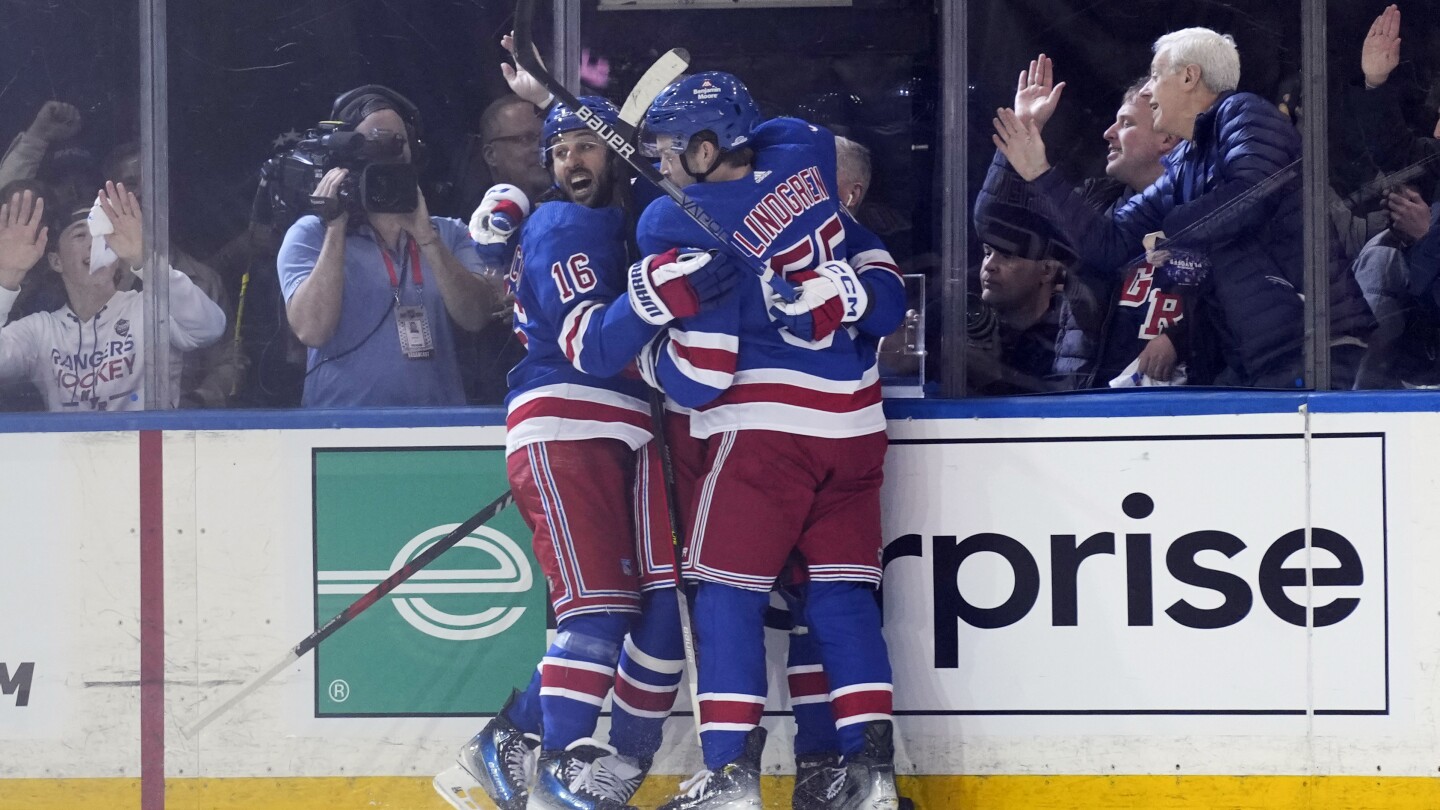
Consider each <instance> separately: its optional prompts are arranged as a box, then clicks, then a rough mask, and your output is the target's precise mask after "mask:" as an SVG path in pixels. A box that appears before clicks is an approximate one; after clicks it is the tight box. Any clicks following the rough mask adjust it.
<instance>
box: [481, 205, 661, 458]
mask: <svg viewBox="0 0 1440 810" xmlns="http://www.w3.org/2000/svg"><path fill="white" fill-rule="evenodd" d="M625 227H626V218H625V213H624V211H622V210H620V209H618V208H586V207H585V206H583V205H578V204H576V203H570V202H547V203H544V204H542V205H540V206H539V207H537V208H536V209H535V213H534V214H533V215H532V216H531V217H530V218H529V219H528V220H526V222H525V225H524V228H523V230H522V231H521V235H520V247H519V249H518V250H517V251H516V253H515V260H514V261H513V262H512V263H511V269H510V277H509V282H510V289H511V291H512V292H513V294H514V296H515V331H516V333H517V334H518V335H519V338H520V341H521V342H522V343H524V344H525V351H526V353H525V357H524V359H522V360H521V361H520V362H519V363H518V364H517V365H516V366H515V368H514V369H512V370H511V372H510V376H509V380H508V382H509V385H510V393H509V395H508V396H506V398H505V405H506V411H507V413H506V420H505V424H506V428H507V431H506V439H505V444H506V451H507V452H514V451H515V450H517V449H519V448H521V447H524V446H525V445H527V444H530V443H532V442H539V441H566V440H570V441H574V440H579V439H596V438H612V439H619V440H621V441H623V442H625V443H626V444H628V445H630V447H632V448H639V447H641V446H642V445H644V444H645V443H646V442H648V441H649V440H650V410H649V407H648V405H647V403H646V396H647V393H646V387H645V384H644V383H643V382H642V381H641V380H640V379H639V377H638V375H637V374H635V372H634V368H633V365H632V361H633V360H634V358H635V355H636V354H637V353H638V352H639V350H640V349H641V348H642V347H643V346H644V345H645V344H646V343H647V342H649V341H650V340H651V339H652V338H653V337H654V336H655V334H656V333H657V332H658V331H659V328H658V327H655V326H651V325H650V324H648V323H646V322H645V321H643V320H641V319H640V318H639V316H637V315H636V314H635V312H634V310H633V309H632V308H631V306H630V303H629V298H628V297H627V296H625V295H623V293H624V292H625V272H626V269H627V267H628V266H629V261H628V257H627V256H626V248H625ZM627 369H628V372H627Z"/></svg>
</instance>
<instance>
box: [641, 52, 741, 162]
mask: <svg viewBox="0 0 1440 810" xmlns="http://www.w3.org/2000/svg"><path fill="white" fill-rule="evenodd" d="M759 125H760V105H758V104H756V103H755V99H754V97H753V96H751V95H750V90H749V89H748V88H746V87H745V84H744V83H743V82H741V81H740V80H739V79H737V78H736V77H735V76H733V75H732V74H729V73H721V72H719V71H712V72H709V73H697V74H695V75H694V76H686V77H685V78H682V79H679V80H677V81H675V82H673V83H672V84H671V85H670V86H669V87H667V88H665V89H664V90H662V91H660V95H658V96H656V97H655V101H654V102H652V103H651V104H650V109H649V110H647V111H646V112H645V120H644V122H643V123H642V125H641V130H640V148H641V151H643V152H644V154H645V155H646V156H648V157H659V156H660V149H659V147H658V146H657V144H656V139H657V138H658V137H659V136H661V135H668V136H670V137H671V138H673V139H674V143H673V144H672V147H671V148H672V149H674V150H675V151H677V152H678V151H683V150H684V149H685V147H686V146H688V145H689V143H690V139H691V138H692V137H694V136H695V135H696V134H698V133H701V132H705V131H706V130H708V131H710V132H713V133H715V142H716V145H717V146H719V147H720V148H721V149H724V150H730V149H734V148H736V147H738V146H744V145H745V144H746V143H747V142H749V140H750V133H751V132H754V131H755V127H757V126H759Z"/></svg>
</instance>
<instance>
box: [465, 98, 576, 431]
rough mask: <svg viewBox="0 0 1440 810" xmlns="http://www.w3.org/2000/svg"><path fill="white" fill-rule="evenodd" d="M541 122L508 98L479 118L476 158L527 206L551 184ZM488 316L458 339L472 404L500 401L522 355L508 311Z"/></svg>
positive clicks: (503, 267) (503, 265)
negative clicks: (524, 199)
mask: <svg viewBox="0 0 1440 810" xmlns="http://www.w3.org/2000/svg"><path fill="white" fill-rule="evenodd" d="M526 75H528V74H526ZM543 120H544V119H543V115H541V114H539V113H538V112H537V108H536V107H535V105H533V104H531V103H530V102H529V101H527V100H525V99H523V98H521V97H520V96H517V95H515V94H513V93H508V94H506V95H503V96H501V97H500V98H498V99H496V100H495V101H493V102H491V103H490V106H488V107H486V108H485V112H484V113H482V114H481V116H480V138H481V142H482V147H481V148H482V152H481V155H482V157H483V158H484V161H485V165H486V166H487V167H488V168H489V175H490V177H491V179H492V182H493V183H496V184H500V183H508V184H510V185H512V186H515V187H516V188H519V189H520V190H521V191H523V192H524V193H525V196H526V197H527V198H528V199H529V200H530V202H531V204H532V205H533V204H535V203H537V202H538V201H539V199H540V197H541V196H542V195H544V193H545V192H546V190H548V189H549V188H550V187H551V185H553V181H552V180H551V178H550V173H549V172H548V171H546V170H545V167H544V166H542V165H541V164H540V128H541V125H542V123H543ZM472 207H473V206H472ZM503 254H504V260H503V261H501V262H499V263H496V264H494V265H493V266H490V267H488V268H487V269H489V270H490V271H491V272H495V273H503V272H505V271H507V270H508V269H509V264H510V262H509V259H510V257H511V256H512V255H513V249H507V250H506V251H503ZM494 314H495V316H496V317H494V318H492V319H490V320H487V322H486V323H485V324H484V325H483V326H482V327H481V329H480V331H479V332H477V333H475V334H474V335H466V336H462V337H461V347H460V353H461V356H462V364H461V373H462V375H463V376H464V378H465V395H466V399H467V401H469V402H471V403H474V404H486V405H498V404H500V403H501V402H503V401H504V400H505V394H506V392H507V391H508V390H509V389H508V387H507V385H506V382H505V375H506V373H507V372H508V371H509V370H510V369H512V368H514V367H515V364H516V363H519V362H520V359H521V358H522V357H524V356H525V347H524V346H522V345H520V341H519V339H517V338H516V337H515V333H514V332H513V330H511V328H510V318H509V315H510V308H509V307H500V308H497V309H496V312H495V313H494Z"/></svg>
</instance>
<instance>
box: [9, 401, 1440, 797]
mask: <svg viewBox="0 0 1440 810" xmlns="http://www.w3.org/2000/svg"><path fill="white" fill-rule="evenodd" d="M1136 399H1143V400H1144V401H1143V402H1140V403H1139V404H1138V405H1137V404H1135V401H1134V400H1131V404H1130V405H1129V406H1127V408H1126V410H1125V411H1118V410H1116V409H1115V408H1114V406H1102V405H1098V404H1096V403H1095V401H1094V400H1093V399H1092V398H1080V399H1071V400H1068V401H1067V400H1051V401H1048V402H1039V403H1023V402H1022V403H1016V402H1014V401H1012V402H1011V403H1008V404H1007V403H997V402H989V403H934V402H921V403H904V404H897V403H891V407H890V410H889V413H890V415H891V420H892V421H891V425H890V435H891V439H892V448H891V451H890V456H889V460H888V463H887V481H886V489H885V494H884V500H885V524H884V530H885V538H886V541H887V544H888V551H887V556H886V578H885V584H886V593H885V602H886V616H887V627H886V632H887V638H888V640H889V643H890V645H891V658H892V661H893V663H894V668H895V671H896V693H895V694H896V710H897V715H898V720H897V724H898V729H899V740H898V747H899V755H900V756H899V759H900V762H899V766H900V768H901V770H902V772H904V773H906V774H911V775H914V774H924V775H925V776H908V777H907V785H908V787H907V790H908V791H909V792H910V793H912V794H914V795H915V796H916V797H917V798H920V799H922V800H923V804H922V806H935V807H943V806H949V805H951V804H955V803H959V802H961V801H966V802H971V803H973V804H976V805H977V806H983V807H987V808H989V807H1003V808H1010V807H1014V808H1020V807H1106V806H1108V807H1147V808H1149V807H1162V808H1163V807H1177V808H1178V807H1195V808H1199V807H1227V806H1234V807H1254V808H1269V807H1276V808H1279V807H1335V808H1340V807H1347V808H1349V807H1377V808H1379V807H1389V808H1408V807H1417V808H1418V807H1433V806H1437V799H1440V796H1437V792H1436V791H1437V788H1436V785H1437V784H1440V780H1437V779H1436V778H1435V777H1436V775H1437V773H1440V734H1437V728H1440V724H1437V716H1436V712H1437V703H1440V694H1437V691H1436V690H1435V689H1434V685H1435V680H1434V673H1435V672H1437V671H1440V643H1437V642H1436V641H1435V639H1440V593H1437V588H1436V585H1435V584H1434V580H1435V578H1434V577H1433V576H1428V575H1427V574H1426V572H1429V571H1434V570H1437V569H1440V549H1436V547H1435V544H1434V543H1433V542H1432V541H1430V538H1433V537H1434V536H1436V535H1437V533H1440V504H1437V503H1436V501H1435V499H1434V498H1433V493H1434V492H1435V491H1437V483H1440V482H1437V480H1436V478H1437V477H1440V472H1437V469H1436V467H1437V465H1436V464H1435V463H1434V459H1435V458H1436V457H1437V456H1440V415H1436V414H1434V413H1429V412H1426V411H1424V408H1425V407H1426V406H1427V405H1428V404H1429V400H1428V399H1425V398H1417V397H1406V396H1403V395H1402V396H1401V397H1398V398H1396V397H1363V398H1349V397H1347V398H1337V397H1333V396H1312V397H1305V396H1303V395H1293V396H1286V395H1256V396H1253V397H1244V398H1236V397H1234V396H1228V397H1211V396H1202V397H1195V398H1184V397H1173V396H1171V397H1162V396H1156V397H1145V398H1136ZM1362 404H1363V405H1364V406H1365V408H1366V410H1365V412H1342V411H1341V410H1340V409H1341V408H1346V409H1353V408H1355V407H1357V406H1359V405H1362ZM1301 405H1307V406H1308V408H1309V410H1310V412H1309V413H1308V414H1307V413H1304V412H1302V411H1301V410H1300V406H1301ZM1233 410H1242V411H1245V412H1244V413H1238V414H1237V413H1231V412H1229V411H1233ZM975 417H980V418H975ZM108 419H109V421H103V420H74V421H66V420H62V421H61V422H57V421H56V420H42V419H33V418H32V419H30V420H28V421H20V420H17V422H16V424H15V425H11V426H8V427H12V428H14V430H13V431H12V432H8V433H3V434H0V454H3V456H0V457H3V458H4V459H6V462H5V463H6V464H7V465H8V469H7V471H6V472H7V474H6V476H5V480H6V481H7V484H6V487H5V489H4V494H3V495H0V500H3V502H4V508H5V512H6V515H7V518H8V522H7V531H6V532H5V533H3V534H0V538H3V539H0V545H3V549H0V551H3V552H4V559H6V560H10V561H12V562H11V563H10V564H8V565H7V566H6V567H5V568H3V569H0V623H3V624H0V631H3V632H0V664H4V665H5V667H6V669H5V671H4V672H0V750H3V751H4V752H5V754H6V755H5V756H3V757H0V808H47V807H75V806H84V805H85V804H87V803H89V802H90V801H91V800H93V801H94V802H103V803H104V804H105V805H106V806H111V807H127V806H134V807H139V806H140V798H139V797H140V788H139V785H140V779H141V777H142V766H141V763H142V761H148V762H150V763H152V766H151V768H150V769H149V770H147V771H145V778H148V779H158V773H159V772H158V771H157V770H156V766H154V765H153V763H156V762H159V761H162V760H161V759H157V758H156V757H157V756H159V757H162V758H163V768H164V770H163V773H164V774H165V775H166V776H167V777H168V784H169V787H168V790H167V791H166V797H167V802H166V805H165V806H168V807H196V808H199V807H217V808H219V807H232V806H233V807H240V806H242V805H244V806H248V807H254V806H267V807H297V808H298V807H312V806H313V807H321V806H379V807H437V808H439V807H442V806H444V805H443V803H441V802H439V800H438V798H436V797H433V795H432V794H430V793H429V790H430V788H429V776H430V775H431V774H433V773H434V772H436V771H438V770H440V769H441V768H442V767H444V766H445V764H446V763H447V762H448V761H449V760H450V759H451V757H452V756H453V754H454V750H455V748H456V747H457V746H458V745H459V743H460V742H463V740H464V739H466V738H467V737H468V736H469V735H470V734H472V733H473V732H474V730H475V728H477V727H478V726H479V725H480V724H482V723H483V722H484V715H485V714H487V713H489V712H493V711H494V710H495V709H496V708H498V706H499V702H500V701H501V700H503V697H504V695H505V694H507V693H508V689H509V687H510V686H512V685H519V682H520V680H522V679H523V675H524V673H526V672H528V671H529V668H530V667H533V665H534V661H535V660H536V659H537V658H538V655H539V650H540V646H541V644H542V643H543V641H542V638H543V634H542V633H541V629H542V628H544V626H545V624H544V595H543V584H542V580H541V578H540V577H539V576H538V573H536V572H533V571H530V572H527V571H525V570H524V569H525V567H526V566H527V565H528V566H533V558H531V557H530V555H529V553H528V535H527V534H526V533H525V530H524V527H523V523H522V522H521V521H520V520H519V516H518V515H517V514H515V513H513V511H512V512H511V513H509V514H505V515H503V516H502V517H501V518H499V519H497V521H495V522H494V524H493V525H492V526H489V527H486V530H484V531H481V532H478V533H476V534H474V535H472V536H471V538H469V539H468V540H467V541H466V542H465V543H464V544H462V546H461V547H460V548H457V549H456V551H454V552H452V553H451V554H450V555H447V556H446V557H445V558H442V560H441V562H439V563H437V567H436V570H434V571H433V572H432V576H430V577H429V578H428V579H425V580H423V581H416V582H414V583H413V586H414V587H413V588H410V589H408V590H404V591H400V592H397V593H396V594H394V595H392V597H390V598H387V599H386V600H383V601H382V602H381V603H379V604H377V605H376V606H375V607H374V608H372V609H371V610H370V611H369V612H367V614H365V615H364V616H362V617H361V618H360V619H358V620H357V621H356V622H355V623H353V624H352V626H350V627H347V628H346V629H345V630H343V631H341V633H339V634H337V635H336V636H335V637H333V638H332V639H331V641H327V642H326V644H325V645H322V648H321V650H320V653H321V654H320V656H318V659H317V657H316V656H313V655H312V656H307V657H306V658H305V659H303V660H302V661H300V662H299V663H297V664H295V665H294V666H293V667H291V668H290V669H289V670H287V671H286V672H284V673H282V674H281V675H280V676H279V677H277V678H276V679H275V680H274V681H272V682H270V683H269V684H268V685H266V686H265V687H263V688H261V689H260V690H259V691H258V692H256V693H255V694H254V695H252V696H251V697H250V698H249V699H248V700H247V701H245V702H244V703H242V704H240V705H239V706H237V707H235V708H234V709H233V710H232V711H231V712H229V713H228V714H226V715H225V716H223V717H221V718H220V719H219V720H217V721H216V722H215V723H214V724H212V725H211V726H209V727H208V728H206V729H205V730H204V731H203V732H202V733H201V734H199V735H198V736H197V737H196V738H195V739H187V738H185V737H184V735H183V734H182V733H181V729H182V728H183V727H184V726H186V725H187V724H189V723H190V722H193V721H194V720H195V719H196V718H197V717H199V716H200V715H201V714H203V713H204V712H205V711H206V709H207V708H208V707H210V706H213V705H214V704H215V703H216V702H218V701H220V700H223V699H224V697H226V696H227V695H228V694H229V693H230V692H231V691H233V690H234V689H236V688H237V687H238V686H239V685H240V684H241V683H243V682H244V681H245V680H247V679H248V678H250V677H251V676H253V675H255V674H256V673H257V672H259V671H260V670H261V669H263V668H264V667H266V666H268V665H269V664H270V663H272V662H273V661H274V660H275V659H276V658H278V657H279V656H280V655H281V654H282V653H283V652H284V651H285V650H286V649H287V648H288V647H290V646H292V645H293V644H294V643H295V642H297V641H299V640H300V639H301V638H303V637H304V636H305V635H306V634H307V633H309V632H310V631H311V630H313V629H314V628H315V627H316V626H317V622H319V621H321V620H323V619H324V618H327V617H328V616H329V615H330V614H332V613H334V612H336V611H338V610H339V608H340V607H343V606H344V604H347V603H348V602H349V601H350V600H352V599H354V598H355V597H356V595H358V593H359V592H360V591H361V590H363V588H364V587H368V584H373V583H374V582H376V581H378V580H379V578H381V577H382V576H383V575H384V573H385V572H386V570H387V568H388V567H393V566H394V565H398V564H401V563H402V562H403V561H404V559H405V558H406V556H413V555H414V554H416V553H419V551H420V550H423V548H424V547H425V546H426V544H427V543H428V542H432V541H433V539H434V538H435V537H436V536H438V534H443V529H444V528H445V527H447V526H451V525H453V524H456V523H459V522H460V521H462V520H464V519H465V518H466V517H468V516H469V513H470V512H473V511H474V510H475V509H478V508H479V507H480V506H482V505H483V504H484V503H487V502H488V501H489V500H490V499H492V498H493V497H495V496H496V495H498V494H499V492H500V491H503V488H504V486H505V484H504V482H503V451H501V450H499V449H498V448H500V447H503V438H504V434H503V426H501V425H500V424H499V422H500V415H499V414H498V413H495V412H488V411H463V412H462V411H453V412H436V413H431V414H425V415H422V416H417V415H415V414H405V413H403V412H395V413H386V414H380V415H366V414H325V415H320V414H290V415H255V416H249V417H247V416H245V415H238V416H237V415H218V414H212V415H188V416H187V415H178V414H177V415H164V414H144V415H137V416H134V417H127V418H124V419H121V418H118V417H108ZM187 419H188V421H187ZM4 427H7V426H6V425H0V428H4ZM140 431H158V434H155V433H152V434H151V435H152V436H158V438H159V439H160V442H161V443H160V445H158V446H159V447H161V448H163V453H162V455H161V458H162V459H163V465H164V472H163V477H162V479H161V481H162V484H161V491H160V492H159V493H158V494H159V495H160V496H162V497H163V507H164V509H163V538H164V546H163V552H164V561H163V575H164V576H163V595H159V596H158V597H156V598H160V599H163V608H164V614H163V615H164V623H165V633H164V637H163V639H161V640H158V641H157V637H156V636H155V635H154V634H150V636H149V639H150V644H151V646H149V647H146V648H145V649H146V650H148V652H147V654H148V655H155V654H156V650H161V648H160V647H158V646H156V645H157V644H159V643H160V641H163V650H161V651H160V654H163V662H164V672H165V684H164V705H163V711H164V715H163V716H164V727H165V728H164V735H163V739H162V738H160V737H159V736H158V735H152V736H150V737H148V738H145V739H142V735H141V721H140V718H141V716H142V714H143V713H144V712H145V711H146V709H147V707H146V705H145V704H146V700H145V699H142V696H141V691H142V690H141V686H140V681H141V677H140V672H141V661H142V646H141V638H142V636H144V633H142V631H141V628H140V614H141V610H140V607H141V603H142V596H141V586H140V582H141V579H142V570H141V557H140V554H139V545H140V543H139V538H140V537H141V536H142V534H143V533H144V531H145V528H144V527H143V526H142V521H141V518H140V508H139V503H140V499H141V486H140V476H139V467H140V463H141V461H140V449H139V445H140V439H139V436H140ZM151 494H152V495H154V494H157V493H151ZM1307 529H1308V534H1307ZM1307 536H1308V537H1310V538H1311V548H1310V549H1309V550H1307V549H1306V548H1305V545H1304V540H1305V537H1307ZM452 555H454V556H453V557H452ZM1307 559H1309V560H1310V564H1311V566H1313V568H1314V570H1315V576H1314V582H1313V586H1312V587H1309V588H1307V587H1306V584H1305V569H1306V560H1307ZM20 560H23V561H24V562H23V564H21V563H19V562H18V561H20ZM367 583H368V584H367ZM150 587H151V590H149V591H147V596H146V599H150V598H152V594H156V593H158V592H157V591H156V590H154V586H153V585H152V586H150ZM1307 606H1308V607H1310V608H1311V609H1312V610H1313V612H1311V611H1308V610H1307ZM1307 617H1310V621H1312V622H1313V624H1314V626H1313V627H1310V628H1307V627H1306V626H1305V624H1306V621H1307ZM772 635H775V634H772ZM777 640H778V639H772V642H773V641H777ZM772 646H774V647H775V650H773V651H774V652H776V653H777V654H778V646H777V645H772ZM26 663H28V664H30V667H28V668H27V669H26V670H25V674H26V676H25V677H24V678H23V679H22V678H21V677H20V675H19V672H20V669H21V667H22V665H24V664H26ZM22 680H23V681H24V683H21V681H22ZM22 692H23V693H24V694H25V700H24V703H25V705H23V706H21V705H17V704H18V703H19V702H20V695H21V693H22ZM152 694H158V690H157V691H155V692H152ZM683 694H684V692H683V690H682V695H683ZM771 694H772V705H771V706H770V707H769V708H770V710H771V716H770V717H768V718H767V721H766V724H767V726H770V727H772V728H773V729H774V736H775V738H776V741H775V742H774V743H773V744H772V745H771V746H770V750H769V751H768V752H767V759H766V767H767V770H769V771H770V772H772V773H774V774H776V777H775V780H776V781H775V782H774V785H775V787H776V790H773V791H771V794H772V795H774V796H775V797H777V799H778V797H779V796H781V795H782V794H783V795H788V783H785V782H784V781H782V780H784V779H785V777H783V776H780V774H784V773H786V772H788V771H789V770H790V769H791V767H792V762H791V760H790V758H789V757H788V756H786V754H785V751H784V749H785V748H786V747H787V746H788V742H789V732H788V729H787V725H786V721H785V720H784V718H783V717H782V713H783V711H784V709H785V708H786V707H785V705H784V702H783V689H780V688H779V683H778V681H774V680H773V677H772V689H771ZM149 708H150V709H151V710H156V709H157V707H156V706H155V705H154V704H153V702H152V705H151V706H150V707H149ZM157 716H158V715H157ZM667 732H668V733H667V742H666V746H665V748H664V749H662V752H661V756H660V758H659V761H658V764H657V771H662V772H666V773H670V774H680V773H688V772H690V771H692V770H693V769H695V768H696V767H698V756H697V755H696V752H695V750H694V744H693V738H692V737H691V730H690V719H689V718H688V717H684V718H677V719H676V720H674V721H672V722H671V723H670V724H669V726H668V728H667ZM146 754H148V755H149V758H148V759H147V758H146ZM669 784H670V783H662V784H661V785H660V786H659V787H658V788H656V790H660V791H663V790H664V789H666V788H668V785H669ZM336 791H340V792H341V793H342V794H343V795H344V796H345V797H346V798H344V799H343V800H341V801H339V802H338V803H331V800H330V799H331V798H333V797H334V796H335V795H336V793H335V792H336ZM659 798H660V794H659V793H657V795H656V796H655V797H654V799H655V800H656V801H658V799H659ZM642 804H643V803H642Z"/></svg>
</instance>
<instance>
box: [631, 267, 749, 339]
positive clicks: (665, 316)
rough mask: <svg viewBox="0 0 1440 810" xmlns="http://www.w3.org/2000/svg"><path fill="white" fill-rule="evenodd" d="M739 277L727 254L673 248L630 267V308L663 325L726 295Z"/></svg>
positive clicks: (643, 317) (647, 319) (652, 321)
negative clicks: (726, 256)
mask: <svg viewBox="0 0 1440 810" xmlns="http://www.w3.org/2000/svg"><path fill="white" fill-rule="evenodd" d="M736 275H737V274H736V272H735V268H734V267H733V266H732V265H731V264H730V262H729V261H728V260H727V259H726V258H725V256H724V254H721V253H717V252H715V251H713V250H708V251H707V250H700V249H698V248H671V249H670V250H667V251H665V252H664V253H661V254H658V255H654V256H646V257H645V258H643V259H641V260H640V261H638V262H636V263H634V264H632V265H630V306H631V307H633V308H634V309H635V314H637V315H639V316H640V318H641V319H642V320H644V321H645V322H646V323H649V324H652V325H654V326H663V325H665V324H667V323H669V322H670V321H672V320H674V319H676V318H688V317H690V316H691V315H694V314H695V313H697V312H699V311H700V305H701V304H704V303H707V302H710V301H713V300H715V299H716V298H719V297H720V296H722V295H724V294H725V293H726V292H728V291H729V290H730V288H731V287H733V286H735V281H736Z"/></svg>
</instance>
